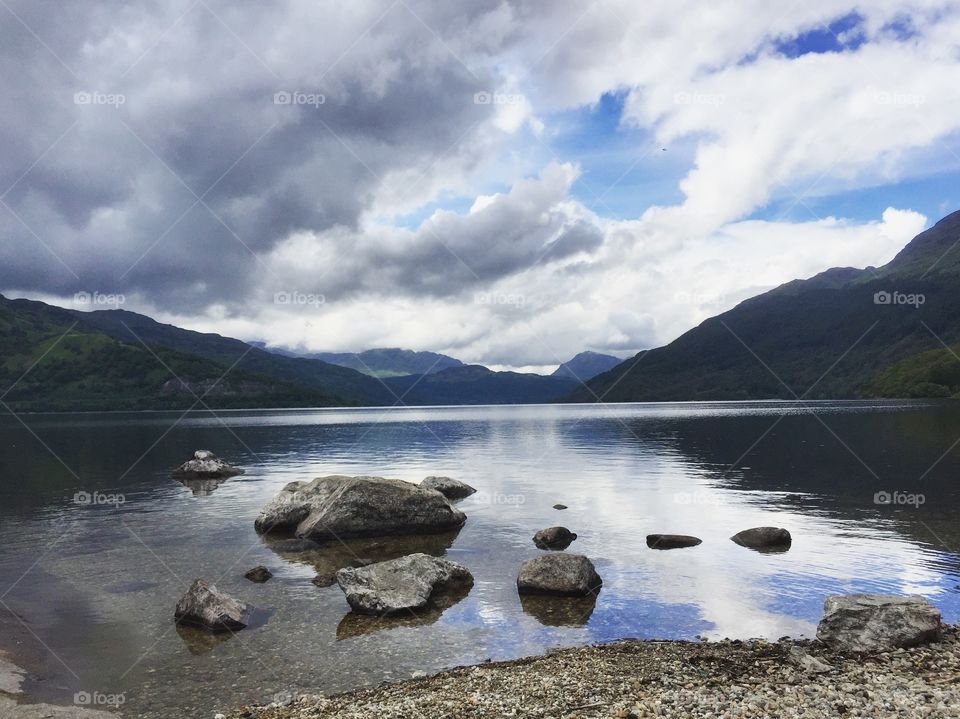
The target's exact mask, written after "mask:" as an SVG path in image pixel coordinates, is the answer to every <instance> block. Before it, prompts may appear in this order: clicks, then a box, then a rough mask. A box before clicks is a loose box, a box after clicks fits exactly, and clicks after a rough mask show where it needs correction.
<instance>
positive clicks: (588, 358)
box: [551, 352, 623, 382]
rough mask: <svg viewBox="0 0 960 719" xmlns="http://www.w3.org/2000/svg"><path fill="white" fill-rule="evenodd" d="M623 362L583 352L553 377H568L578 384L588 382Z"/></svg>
mask: <svg viewBox="0 0 960 719" xmlns="http://www.w3.org/2000/svg"><path fill="white" fill-rule="evenodd" d="M622 361H623V360H621V359H620V358H619V357H614V356H613V355H604V354H600V353H599V352H581V353H580V354H578V355H576V356H575V357H574V358H573V359H571V360H568V361H567V362H564V363H563V364H562V365H560V366H559V367H557V368H556V369H555V370H554V371H553V375H551V376H553V377H566V378H568V379H575V380H577V381H578V382H586V381H587V380H588V379H592V378H593V377H596V376H597V375H598V374H600V373H601V372H606V371H607V370H609V369H612V368H614V367H616V366H617V365H618V364H620V363H621V362H622Z"/></svg>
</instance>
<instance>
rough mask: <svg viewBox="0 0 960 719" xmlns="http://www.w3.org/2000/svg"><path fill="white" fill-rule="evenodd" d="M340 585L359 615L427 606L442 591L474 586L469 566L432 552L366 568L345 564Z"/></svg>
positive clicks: (340, 575) (442, 592) (447, 591)
mask: <svg viewBox="0 0 960 719" xmlns="http://www.w3.org/2000/svg"><path fill="white" fill-rule="evenodd" d="M337 584H339V585H340V589H342V590H343V593H344V594H345V595H346V597H347V602H348V603H349V604H350V607H351V609H353V611H355V612H359V613H360V614H395V613H396V612H404V611H415V610H418V609H424V608H427V607H428V606H429V605H430V604H431V602H433V601H434V599H436V595H440V594H456V593H462V592H464V591H465V590H469V588H470V587H472V586H473V575H472V574H470V570H468V569H467V568H466V567H464V566H462V565H460V564H457V563H456V562H451V561H448V560H446V559H439V558H437V557H431V556H430V555H429V554H410V555H408V556H406V557H400V558H399V559H391V560H389V561H387V562H378V563H377V564H371V565H369V566H366V567H359V568H357V567H345V568H343V569H341V570H340V571H338V572H337Z"/></svg>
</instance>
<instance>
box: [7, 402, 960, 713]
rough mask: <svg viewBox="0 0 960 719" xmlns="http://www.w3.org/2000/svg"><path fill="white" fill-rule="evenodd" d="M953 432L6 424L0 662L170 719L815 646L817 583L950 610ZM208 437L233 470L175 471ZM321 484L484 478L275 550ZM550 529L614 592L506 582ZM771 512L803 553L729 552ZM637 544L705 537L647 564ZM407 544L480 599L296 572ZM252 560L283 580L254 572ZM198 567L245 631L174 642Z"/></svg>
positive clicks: (541, 423) (933, 414) (854, 412)
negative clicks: (285, 508) (612, 645)
mask: <svg viewBox="0 0 960 719" xmlns="http://www.w3.org/2000/svg"><path fill="white" fill-rule="evenodd" d="M958 439H960V404H958V403H955V402H948V401H944V402H808V403H805V404H803V405H800V404H797V403H782V402H744V403H676V404H628V405H613V406H584V405H564V406H555V405H550V406H516V407H436V408H416V409H406V408H394V409H338V410H316V411H304V410H295V411H289V410H277V411H243V412H239V411H238V412H217V414H216V415H213V414H210V413H207V412H195V413H189V414H187V415H185V416H184V415H181V414H180V413H129V414H128V413H123V414H120V413H103V414H72V415H22V416H20V417H19V418H16V417H13V416H10V415H6V416H5V417H3V418H2V419H0V477H2V479H0V650H6V651H7V652H8V653H10V654H11V655H12V656H13V657H14V658H15V659H16V660H17V661H18V663H20V664H21V665H22V666H24V667H26V668H27V669H28V670H29V672H30V677H29V680H28V682H27V685H26V689H27V691H28V692H29V693H30V694H31V695H32V696H33V697H36V698H38V699H42V700H45V701H53V702H59V703H70V702H71V701H72V700H73V697H74V694H75V693H76V692H88V693H91V694H92V693H94V692H97V693H99V694H100V695H112V694H114V695H121V696H122V700H123V701H124V703H125V706H124V713H125V715H127V716H144V717H158V718H160V717H163V718H164V719H168V717H170V716H174V715H185V716H204V715H207V716H212V714H213V712H215V711H217V710H222V709H226V708H228V707H233V706H237V705H239V704H241V703H244V702H250V701H262V700H265V699H268V698H270V697H272V696H273V695H274V694H275V693H277V692H281V691H285V690H290V691H294V692H297V691H304V692H316V691H324V692H335V691H342V690H346V689H350V688H354V687H358V686H364V685H371V684H377V683H379V682H381V681H384V680H392V679H402V678H406V677H409V676H410V674H411V673H412V672H415V671H427V672H432V671H436V670H440V669H442V668H445V667H450V666H454V665H458V664H466V663H475V662H482V661H484V660H486V659H493V660H499V659H507V658H513V657H519V656H524V655H530V654H536V653H541V652H543V651H545V650H546V649H548V648H550V647H555V646H566V645H575V644H582V643H589V642H597V641H606V640H612V639H615V638H620V637H644V638H679V639H695V638H697V637H705V638H723V637H739V638H748V637H766V638H771V639H775V638H778V637H780V636H783V635H787V634H789V635H792V636H812V635H813V633H814V631H815V628H816V622H817V620H818V619H819V616H820V611H821V606H822V603H823V598H824V596H826V595H828V594H832V593H848V592H860V591H863V592H893V593H917V594H922V595H924V596H926V597H928V598H930V599H931V601H933V603H934V604H936V605H937V606H939V607H940V608H941V610H942V611H943V614H944V619H945V620H947V621H951V622H952V621H957V619H958V616H960V589H958V583H960V562H958V555H957V553H956V549H957V548H958V547H960V522H958V519H960V482H958V481H957V480H958V477H960V451H958V449H957V444H956V443H957V442H958ZM200 448H204V449H209V450H212V451H214V452H215V453H216V454H218V455H220V456H222V457H224V458H225V459H227V460H228V461H230V462H232V463H233V464H236V465H238V466H241V467H244V468H245V469H246V474H244V475H243V476H239V477H235V478H232V479H229V480H227V481H225V482H223V483H222V484H219V485H217V486H213V485H210V484H208V485H205V486H194V487H192V488H191V487H187V486H184V485H183V484H181V483H179V482H177V481H175V480H173V479H171V477H170V470H171V469H172V468H173V467H175V466H177V465H178V464H180V463H181V462H183V461H185V460H186V459H188V458H189V457H190V456H191V455H192V453H193V451H194V450H195V449H200ZM325 474H366V475H379V476H387V477H394V478H399V479H405V480H410V481H420V480H421V479H422V478H423V477H425V476H427V475H431V474H433V475H448V476H451V477H455V478H457V479H460V480H463V481H465V482H468V483H469V484H471V485H473V486H474V487H476V488H477V489H478V490H479V491H478V493H477V494H475V495H473V496H472V497H470V498H468V499H466V500H464V501H462V502H460V503H459V505H458V506H459V507H460V508H461V509H462V510H463V511H464V512H465V513H466V514H467V517H468V519H467V523H466V525H465V526H464V527H463V529H462V530H461V531H460V532H459V533H454V534H448V535H438V536H434V537H426V538H421V539H408V540H404V542H402V543H400V544H398V545H395V544H393V543H391V542H384V541H365V542H355V543H351V544H350V546H348V547H344V546H340V545H331V546H329V547H325V548H323V549H321V550H319V551H314V552H302V553H299V554H288V553H287V554H284V553H279V552H277V551H274V550H273V549H271V548H270V545H269V543H268V542H266V541H264V540H263V539H261V538H260V537H258V536H257V534H256V533H255V532H254V529H253V521H254V519H255V517H256V516H257V513H258V512H259V510H260V508H261V507H262V506H263V505H264V504H265V503H266V502H267V501H269V500H270V499H271V498H272V497H273V496H274V495H275V494H276V493H277V492H278V491H279V490H280V489H281V488H282V487H283V486H284V485H285V484H286V483H288V482H290V481H293V480H304V479H311V478H313V477H316V476H320V475H325ZM556 503H562V504H565V505H568V507H569V508H568V509H566V510H563V511H558V510H555V509H553V508H552V506H553V505H554V504H556ZM557 524H562V525H564V526H567V527H569V528H570V529H571V530H572V531H574V532H577V533H578V534H579V535H580V536H579V538H578V539H577V540H576V541H575V542H574V543H573V545H571V547H570V548H569V550H568V551H570V552H577V553H582V554H586V555H587V556H588V557H590V558H591V559H592V560H593V562H594V564H595V565H596V567H597V570H598V571H599V573H600V575H601V576H602V577H603V581H604V586H603V590H602V591H601V592H600V595H599V597H598V598H597V600H596V602H595V603H591V602H584V601H582V600H579V601H578V600H543V599H541V600H536V601H533V600H527V599H525V600H524V601H523V602H521V600H520V598H519V597H518V595H517V592H516V586H515V581H516V574H517V568H518V566H519V564H520V563H521V562H522V561H523V560H524V559H527V558H530V557H534V556H537V555H538V554H540V553H541V552H540V551H539V550H537V549H536V548H535V547H534V546H533V543H532V541H531V537H532V536H533V534H534V532H535V531H537V530H538V529H541V528H544V527H548V526H552V525H557ZM761 525H775V526H782V527H786V528H787V529H789V530H790V532H791V533H792V535H793V546H792V547H791V549H790V550H789V551H788V552H785V553H779V554H762V553H759V552H755V551H752V550H749V549H746V548H744V547H740V546H738V545H736V544H734V543H733V542H731V541H730V539H729V537H730V536H731V535H733V534H734V533H736V532H738V531H740V530H742V529H746V528H749V527H754V526H761ZM653 532H670V533H683V534H694V535H696V536H698V537H700V538H701V539H703V544H701V545H700V546H698V547H694V548H690V549H679V550H672V551H655V550H651V549H648V548H647V546H646V543H645V537H646V535H647V534H649V533H653ZM410 551H427V552H431V553H433V554H437V555H440V554H444V555H445V556H447V557H449V558H451V559H453V560H454V561H457V562H460V563H462V564H465V565H466V566H468V567H469V568H470V570H471V571H472V573H473V575H474V577H475V580H476V581H475V585H474V587H473V589H472V590H471V592H470V593H469V595H468V596H466V597H465V598H464V599H462V600H461V601H460V602H458V603H457V604H455V605H454V606H452V607H450V608H448V609H446V611H444V612H442V613H439V612H434V613H428V614H426V615H423V616H421V617H419V618H417V619H416V620H412V619H406V620H400V621H390V620H388V621H377V620H364V619H362V618H358V617H355V616H353V615H351V614H350V613H349V611H348V610H349V608H348V606H347V603H346V601H345V600H344V597H343V593H342V592H341V591H340V589H339V588H338V587H336V586H333V587H327V588H320V587H317V586H315V585H313V584H312V583H311V579H312V578H313V577H314V576H315V575H316V574H317V573H318V571H330V570H332V569H335V568H336V567H337V566H343V565H344V564H345V563H347V562H348V561H350V558H351V557H356V556H360V557H363V558H369V559H381V558H384V557H392V556H396V555H397V554H398V553H404V552H410ZM257 564H265V565H266V566H268V567H269V568H270V569H271V570H272V571H273V572H274V575H275V576H274V578H273V579H272V580H271V581H269V582H267V583H266V584H262V585H261V584H253V583H251V582H249V581H247V580H246V579H245V578H244V577H243V574H244V572H246V571H247V570H248V569H250V568H251V567H253V566H255V565H257ZM196 577H203V578H205V579H207V580H209V581H211V582H213V583H214V584H216V585H217V587H219V588H220V589H222V590H224V591H227V592H228V593H230V594H233V595H234V596H236V597H238V598H240V599H243V600H246V601H248V602H250V603H251V604H253V605H254V606H256V607H257V608H258V609H259V610H261V611H260V612H259V619H258V621H257V623H256V625H255V626H253V627H251V628H248V629H247V630H244V631H242V632H240V633H238V634H237V635H236V636H230V635H227V636H225V637H223V636H217V637H212V636H209V635H205V634H203V633H200V632H196V631H192V630H184V629H178V628H176V627H175V626H174V623H173V610H174V606H175V605H176V602H177V600H178V599H179V597H180V596H181V595H182V594H183V592H184V591H185V590H186V589H187V587H188V586H189V584H190V583H191V582H192V580H193V579H194V578H196Z"/></svg>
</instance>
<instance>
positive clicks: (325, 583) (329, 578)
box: [310, 574, 337, 587]
mask: <svg viewBox="0 0 960 719" xmlns="http://www.w3.org/2000/svg"><path fill="white" fill-rule="evenodd" d="M310 582H311V584H315V585H317V586H318V587H332V586H333V585H334V584H336V583H337V575H336V574H318V575H317V576H315V577H314V578H313V579H311V580H310Z"/></svg>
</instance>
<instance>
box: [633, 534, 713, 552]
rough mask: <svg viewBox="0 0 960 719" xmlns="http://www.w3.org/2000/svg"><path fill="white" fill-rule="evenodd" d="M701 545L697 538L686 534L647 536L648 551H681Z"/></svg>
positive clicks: (701, 541)
mask: <svg viewBox="0 0 960 719" xmlns="http://www.w3.org/2000/svg"><path fill="white" fill-rule="evenodd" d="M702 543H703V540H702V539H700V538H699V537H691V536H690V535H688V534H648V535H647V546H648V547H650V549H683V548H684V547H696V546H697V545H698V544H702Z"/></svg>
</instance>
